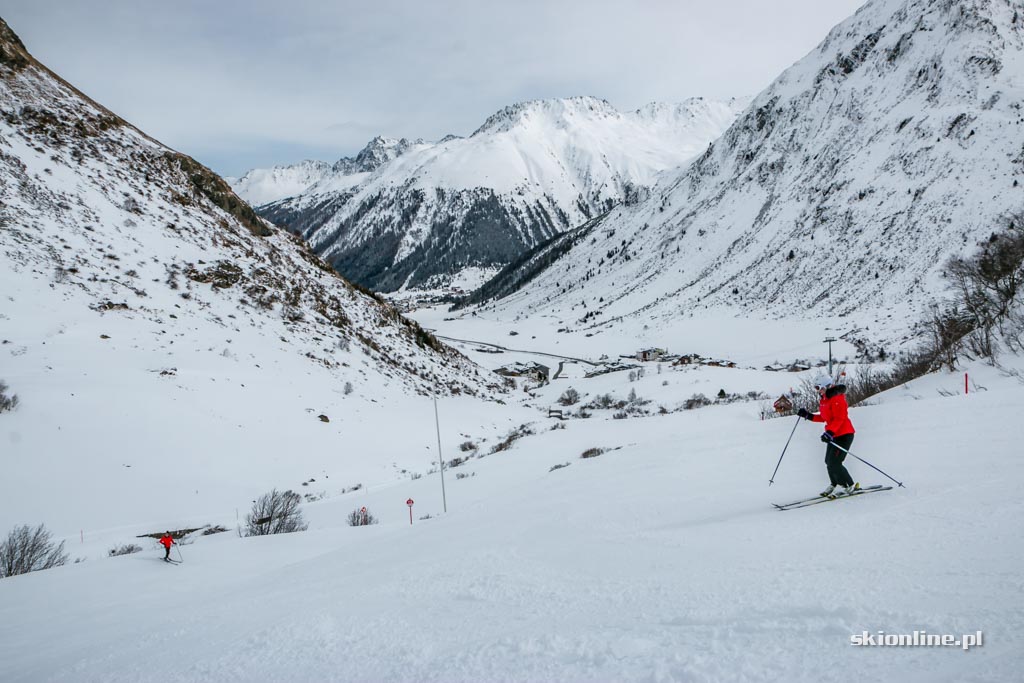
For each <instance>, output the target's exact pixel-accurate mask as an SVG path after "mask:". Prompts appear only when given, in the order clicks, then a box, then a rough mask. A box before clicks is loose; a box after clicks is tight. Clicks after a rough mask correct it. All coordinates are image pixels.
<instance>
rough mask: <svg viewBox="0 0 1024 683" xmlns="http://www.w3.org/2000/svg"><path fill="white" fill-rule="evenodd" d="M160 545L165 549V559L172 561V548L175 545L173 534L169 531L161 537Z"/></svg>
mask: <svg viewBox="0 0 1024 683" xmlns="http://www.w3.org/2000/svg"><path fill="white" fill-rule="evenodd" d="M160 545H162V546H163V547H164V559H165V560H170V559H171V546H172V545H174V537H173V536H171V532H170V531H168V532H167V533H166V534H164V535H163V536H161V537H160Z"/></svg>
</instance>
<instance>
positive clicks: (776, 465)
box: [768, 416, 800, 486]
mask: <svg viewBox="0 0 1024 683" xmlns="http://www.w3.org/2000/svg"><path fill="white" fill-rule="evenodd" d="M798 424H800V417H799V416H797V418H796V424H794V425H793V431H791V432H790V433H789V438H788V439H786V445H785V446H783V447H782V455H785V454H786V449H787V448H789V442H790V441H792V440H793V435H794V434H796V425H798ZM782 455H780V456H779V461H778V462H777V463H775V471H774V472H772V478H771V479H769V480H768V485H769V486H771V485H772V484H774V483H775V475H776V474H778V472H779V465H781V464H782Z"/></svg>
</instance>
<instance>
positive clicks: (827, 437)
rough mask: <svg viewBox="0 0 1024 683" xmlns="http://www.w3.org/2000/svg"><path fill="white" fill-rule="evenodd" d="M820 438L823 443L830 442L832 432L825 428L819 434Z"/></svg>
mask: <svg viewBox="0 0 1024 683" xmlns="http://www.w3.org/2000/svg"><path fill="white" fill-rule="evenodd" d="M821 440H822V441H823V442H825V443H832V432H830V431H828V430H825V433H824V434H822V435H821Z"/></svg>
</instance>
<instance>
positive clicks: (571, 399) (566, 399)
mask: <svg viewBox="0 0 1024 683" xmlns="http://www.w3.org/2000/svg"><path fill="white" fill-rule="evenodd" d="M558 402H559V403H560V404H562V405H563V406H571V405H575V404H577V403H579V402H580V392H578V391H576V390H575V389H573V388H572V387H569V388H568V389H566V390H565V392H564V393H563V394H562V395H561V396H559V397H558Z"/></svg>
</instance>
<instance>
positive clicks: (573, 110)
mask: <svg viewBox="0 0 1024 683" xmlns="http://www.w3.org/2000/svg"><path fill="white" fill-rule="evenodd" d="M618 116H621V114H620V113H619V112H618V110H616V109H615V107H613V106H612V105H611V104H610V103H609V102H608V101H607V100H603V99H600V98H597V97H590V96H577V97H567V98H563V99H543V100H528V101H525V102H519V103H517V104H512V105H509V106H507V107H504V108H503V109H501V110H499V111H497V112H496V113H494V114H492V115H491V116H489V117H487V120H486V121H484V123H483V125H482V126H480V127H479V128H477V129H476V131H474V132H473V136H476V135H481V134H484V133H497V132H501V131H507V130H510V129H512V128H514V127H516V126H520V125H524V124H527V123H535V122H537V119H540V120H541V121H544V122H547V123H549V124H552V125H556V126H559V127H569V126H573V125H576V124H577V122H576V121H574V119H575V118H576V117H582V118H588V119H596V118H602V117H618ZM470 137H472V136H470Z"/></svg>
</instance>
